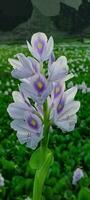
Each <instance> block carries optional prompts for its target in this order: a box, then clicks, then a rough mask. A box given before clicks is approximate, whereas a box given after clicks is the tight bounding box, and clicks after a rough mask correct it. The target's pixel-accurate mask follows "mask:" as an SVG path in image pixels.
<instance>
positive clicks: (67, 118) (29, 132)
mask: <svg viewBox="0 0 90 200" xmlns="http://www.w3.org/2000/svg"><path fill="white" fill-rule="evenodd" d="M53 43H54V42H53V38H52V37H50V38H49V40H47V36H46V35H45V34H44V33H40V32H39V33H35V34H34V35H33V36H32V38H31V45H30V44H29V42H27V45H28V48H29V50H30V52H31V54H32V55H33V57H34V58H33V57H26V56H25V55H24V54H21V53H19V54H17V55H16V57H17V58H18V59H9V62H10V63H11V65H12V66H13V68H14V69H13V71H12V76H13V77H15V78H17V79H19V80H20V81H21V83H20V85H19V92H16V91H14V92H13V93H12V96H13V100H14V102H13V103H11V104H10V105H9V106H8V109H7V111H8V113H9V115H10V116H11V118H12V119H13V121H12V122H11V128H13V129H14V130H15V131H17V137H18V139H19V141H20V143H21V144H26V146H28V147H30V148H31V149H35V148H36V147H37V146H38V143H39V142H40V141H41V140H42V139H43V137H44V136H45V126H46V121H45V120H50V123H49V125H48V122H47V125H48V129H49V128H51V127H50V126H51V124H52V123H54V124H55V125H56V126H57V127H58V128H60V129H61V130H62V131H63V132H66V131H67V132H68V131H72V130H73V129H74V127H75V124H76V122H77V115H76V113H77V112H78V110H79V107H80V102H79V101H75V100H74V97H75V95H76V93H77V87H76V86H75V87H72V88H70V89H69V90H65V89H66V88H65V82H66V81H67V80H68V79H70V78H72V77H73V74H69V67H68V62H67V58H66V57H65V56H60V57H59V58H58V59H57V60H55V55H54V51H53ZM44 61H47V62H46V63H47V65H48V74H46V76H45V74H44V68H43V62H44ZM31 100H32V103H33V104H31ZM44 123H45V124H44ZM43 129H44V131H43ZM48 131H49V130H48ZM43 132H44V133H43ZM43 134H44V135H43Z"/></svg>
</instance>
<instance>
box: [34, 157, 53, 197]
mask: <svg viewBox="0 0 90 200" xmlns="http://www.w3.org/2000/svg"><path fill="white" fill-rule="evenodd" d="M52 161H53V156H52V153H49V154H48V155H47V157H46V160H45V162H44V163H43V165H42V167H41V168H40V169H39V170H37V171H36V175H35V181H34V189H33V200H42V192H43V185H44V181H45V179H46V176H47V174H48V171H49V168H50V166H51V164H52Z"/></svg>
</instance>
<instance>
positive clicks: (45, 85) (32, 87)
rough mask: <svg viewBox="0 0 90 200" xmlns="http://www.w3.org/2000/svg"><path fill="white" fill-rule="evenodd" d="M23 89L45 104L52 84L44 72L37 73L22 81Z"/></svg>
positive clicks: (25, 92)
mask: <svg viewBox="0 0 90 200" xmlns="http://www.w3.org/2000/svg"><path fill="white" fill-rule="evenodd" d="M20 88H21V91H22V92H23V93H24V94H25V96H27V97H31V98H32V99H33V100H34V101H35V102H37V103H38V104H43V103H44V102H45V100H46V98H47V97H48V95H49V94H50V93H51V91H52V84H51V83H49V82H48V81H47V80H46V78H45V77H44V76H43V75H42V74H37V75H35V76H33V77H32V78H30V79H28V80H24V81H23V82H22V83H21V87H20Z"/></svg>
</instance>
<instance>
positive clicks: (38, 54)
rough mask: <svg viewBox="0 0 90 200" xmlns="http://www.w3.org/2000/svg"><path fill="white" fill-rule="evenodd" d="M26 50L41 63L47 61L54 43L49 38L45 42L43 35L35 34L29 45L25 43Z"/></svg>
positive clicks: (45, 37)
mask: <svg viewBox="0 0 90 200" xmlns="http://www.w3.org/2000/svg"><path fill="white" fill-rule="evenodd" d="M27 45H28V49H29V51H30V52H31V54H32V55H33V57H34V58H36V59H37V60H38V61H39V62H43V61H45V60H48V59H49V56H50V55H51V53H52V50H53V45H54V41H53V38H52V37H50V38H49V40H47V36H46V35H45V33H40V32H39V33H35V34H33V36H32V38H31V45H30V43H29V42H28V41H27Z"/></svg>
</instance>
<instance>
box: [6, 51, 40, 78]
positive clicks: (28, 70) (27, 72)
mask: <svg viewBox="0 0 90 200" xmlns="http://www.w3.org/2000/svg"><path fill="white" fill-rule="evenodd" d="M16 56H17V58H18V60H17V59H11V58H9V59H8V60H9V62H10V64H11V65H12V66H13V68H14V69H13V71H12V73H11V74H12V76H13V77H14V78H17V79H24V78H30V77H31V76H33V75H35V73H38V72H39V71H40V64H39V62H38V61H37V60H35V59H34V58H31V57H26V56H25V55H24V54H21V53H20V54H17V55H16Z"/></svg>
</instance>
